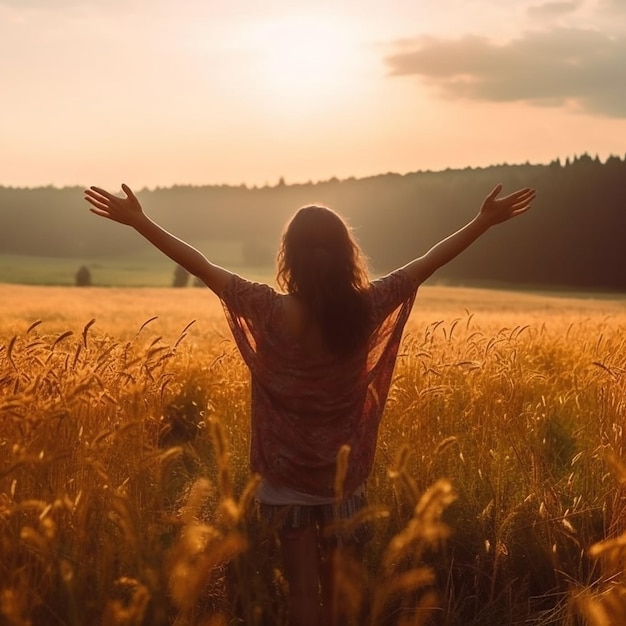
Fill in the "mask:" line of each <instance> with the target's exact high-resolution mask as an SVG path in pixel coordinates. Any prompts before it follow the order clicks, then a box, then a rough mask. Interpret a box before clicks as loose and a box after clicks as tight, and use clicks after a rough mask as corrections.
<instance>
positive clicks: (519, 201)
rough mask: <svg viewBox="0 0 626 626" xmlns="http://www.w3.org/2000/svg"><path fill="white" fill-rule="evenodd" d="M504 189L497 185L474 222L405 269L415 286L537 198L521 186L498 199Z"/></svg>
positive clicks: (522, 211) (523, 210)
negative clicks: (490, 229)
mask: <svg viewBox="0 0 626 626" xmlns="http://www.w3.org/2000/svg"><path fill="white" fill-rule="evenodd" d="M501 191H502V185H498V186H496V187H495V188H494V189H493V191H492V192H491V193H490V194H489V195H488V196H487V197H486V198H485V200H484V202H483V204H482V206H481V208H480V211H479V213H478V215H477V216H476V217H475V218H474V219H473V220H472V221H471V222H469V223H467V224H466V225H465V226H463V228H461V229H460V230H457V231H456V232H455V233H453V234H452V235H450V236H449V237H446V238H445V239H443V240H442V241H440V242H439V243H438V244H436V245H434V246H433V247H432V248H431V249H430V250H429V251H428V252H427V253H426V254H424V255H423V256H421V257H418V258H417V259H415V260H413V261H411V262H410V263H407V264H406V265H405V266H404V267H403V268H402V269H403V270H404V271H405V272H406V273H407V274H408V275H409V277H410V278H411V280H412V281H413V282H414V283H415V284H416V285H419V284H421V283H423V282H424V281H425V280H426V279H427V278H429V277H430V276H431V275H432V274H433V273H434V272H435V271H436V270H438V269H439V268H440V267H443V266H444V265H445V264H446V263H448V262H449V261H451V260H452V259H454V258H455V257H456V256H458V255H459V254H460V253H461V252H463V250H465V249H466V248H468V247H469V246H470V245H471V244H472V243H474V241H476V240H477V239H478V238H479V237H480V236H481V235H482V234H484V233H486V232H487V231H488V230H489V228H491V227H492V226H494V225H495V224H500V223H501V222H506V221H507V220H509V219H511V218H513V217H516V216H518V215H521V214H522V213H525V212H526V211H528V209H530V203H531V202H532V201H533V200H534V198H535V190H534V189H529V188H526V189H520V190H519V191H515V192H513V193H512V194H510V195H508V196H505V197H503V198H498V195H499V194H500V192H501Z"/></svg>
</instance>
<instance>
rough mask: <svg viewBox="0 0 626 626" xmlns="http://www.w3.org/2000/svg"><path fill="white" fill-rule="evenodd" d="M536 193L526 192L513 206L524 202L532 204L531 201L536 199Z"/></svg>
mask: <svg viewBox="0 0 626 626" xmlns="http://www.w3.org/2000/svg"><path fill="white" fill-rule="evenodd" d="M535 195H536V194H535V193H534V192H533V193H530V194H526V195H523V196H521V197H519V198H517V199H516V200H515V201H514V202H513V203H512V206H514V207H518V206H519V205H524V204H528V205H530V203H531V202H532V201H533V200H534V199H535Z"/></svg>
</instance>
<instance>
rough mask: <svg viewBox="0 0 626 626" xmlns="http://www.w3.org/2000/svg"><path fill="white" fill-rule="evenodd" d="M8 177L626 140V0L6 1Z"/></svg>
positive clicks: (231, 180)
mask: <svg viewBox="0 0 626 626" xmlns="http://www.w3.org/2000/svg"><path fill="white" fill-rule="evenodd" d="M0 113H1V115H0V185H3V186H15V187H26V186H29V187H32V186H40V185H55V186H66V185H90V184H96V185H100V186H104V187H114V188H119V185H120V183H121V182H126V183H128V184H129V185H131V186H133V187H135V188H137V189H140V188H144V187H148V188H154V187H157V186H162V187H163V186H170V185H174V184H179V185H185V184H193V185H216V184H228V185H239V184H247V185H250V186H251V185H265V184H276V182H277V181H278V180H279V179H280V178H283V179H284V180H285V181H286V182H287V183H288V184H289V183H301V182H307V181H309V180H313V181H318V180H327V179H329V178H331V177H337V178H340V179H343V178H347V177H351V176H354V177H357V178H361V177H365V176H371V175H376V174H382V173H386V172H398V173H407V172H415V171H418V170H442V169H446V168H448V167H450V168H463V167H484V166H489V165H492V164H499V163H505V162H506V163H511V164H514V163H524V162H527V161H528V162H531V163H548V162H550V161H551V160H553V159H555V158H560V159H561V160H564V159H565V158H567V157H568V156H569V157H572V156H575V155H579V154H582V153H585V152H586V153H588V154H590V155H592V156H595V155H596V154H597V155H598V156H599V157H600V158H601V159H605V158H606V157H608V156H609V155H619V156H621V157H624V155H626V0H490V1H487V0H300V1H299V2H293V0H264V1H263V2H259V1H258V0H220V1H219V2H218V1H216V0H0Z"/></svg>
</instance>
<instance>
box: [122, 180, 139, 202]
mask: <svg viewBox="0 0 626 626" xmlns="http://www.w3.org/2000/svg"><path fill="white" fill-rule="evenodd" d="M122 191H123V192H124V193H125V194H126V197H127V198H131V199H132V200H137V197H136V196H135V194H134V193H133V190H132V189H131V188H130V187H129V186H128V185H127V184H126V183H122Z"/></svg>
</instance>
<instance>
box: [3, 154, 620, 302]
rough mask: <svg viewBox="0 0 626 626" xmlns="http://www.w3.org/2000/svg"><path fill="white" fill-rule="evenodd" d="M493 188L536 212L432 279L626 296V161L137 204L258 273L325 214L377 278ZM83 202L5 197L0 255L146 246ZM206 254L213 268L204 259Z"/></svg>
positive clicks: (210, 190) (156, 194) (454, 223)
mask: <svg viewBox="0 0 626 626" xmlns="http://www.w3.org/2000/svg"><path fill="white" fill-rule="evenodd" d="M96 182H97V181H96ZM126 182H129V183H132V181H126ZM498 182H502V183H503V184H504V193H507V192H508V191H510V190H513V189H517V188H519V187H522V186H524V187H525V186H528V187H533V188H535V189H536V190H537V200H536V201H535V203H534V208H533V210H532V211H531V212H529V213H528V215H525V216H524V218H523V219H521V220H520V221H519V223H517V224H516V225H515V227H513V228H509V225H508V224H504V225H502V226H499V227H498V228H499V229H501V230H500V232H498V233H497V235H495V234H494V233H488V234H487V235H486V236H485V237H483V238H482V239H481V241H480V242H478V243H477V244H476V245H475V246H474V247H472V248H471V249H470V250H468V251H466V252H465V253H464V254H463V255H462V256H461V257H460V258H459V259H457V260H455V261H453V262H452V263H450V264H449V265H448V266H446V267H445V268H444V269H443V270H442V271H441V272H440V273H439V274H438V276H437V278H438V280H448V281H451V282H457V283H459V282H460V283H468V284H469V283H488V282H493V283H501V282H507V283H515V284H519V285H533V286H540V285H544V286H569V287H577V288H598V289H608V290H613V289H615V290H620V291H626V245H625V243H624V242H625V240H626V159H624V160H623V159H621V158H620V157H616V156H613V157H609V158H608V159H607V160H606V161H605V162H604V163H603V162H601V161H600V159H598V158H597V157H596V158H592V157H590V156H589V155H587V154H585V155H582V156H579V157H575V158H573V159H572V160H570V159H568V160H567V161H566V162H565V163H561V162H560V161H558V160H556V161H553V162H552V163H550V164H548V165H531V164H524V165H497V166H492V167H487V168H466V169H463V170H451V169H449V170H445V171H441V172H414V173H409V174H405V175H400V174H393V173H389V174H382V175H379V176H372V177H368V178H361V179H355V178H350V179H346V180H337V179H331V180H328V181H324V182H318V183H306V184H296V185H289V184H285V182H284V180H283V179H282V178H281V179H280V180H279V183H278V184H276V185H275V186H265V187H261V188H256V187H254V188H248V187H246V186H244V185H242V186H239V187H233V186H226V185H222V186H204V187H196V186H174V187H171V188H166V189H164V188H157V189H154V190H143V191H141V192H139V193H138V196H139V198H140V199H141V201H142V203H143V204H144V206H145V207H146V210H147V211H148V213H149V214H150V215H151V216H153V217H154V218H155V219H156V220H157V221H159V222H160V223H162V224H163V225H164V226H165V227H166V228H168V229H169V230H171V231H173V232H174V233H176V234H178V235H180V236H181V237H182V238H184V239H187V240H188V241H190V242H191V243H194V242H202V241H206V240H209V239H210V240H220V239H224V240H229V241H233V240H236V241H240V242H241V246H242V252H243V257H244V259H247V260H248V262H254V261H255V260H257V261H258V262H259V263H262V262H263V261H264V260H265V261H266V263H268V262H269V260H270V258H271V255H270V252H271V251H273V250H275V249H276V247H277V243H278V240H279V236H280V233H281V230H282V227H283V225H284V223H285V222H286V221H287V219H288V218H289V217H290V216H291V215H292V214H293V212H294V211H295V210H296V209H297V208H298V207H300V206H302V205H303V204H310V203H319V204H326V205H328V206H330V207H332V208H333V209H335V210H337V211H338V212H339V213H341V214H342V215H344V216H346V217H347V218H348V220H349V222H350V223H351V224H352V225H353V226H354V228H355V230H356V234H357V237H358V239H359V241H360V242H361V244H362V246H363V248H364V250H365V251H366V253H367V254H368V255H369V258H370V261H371V266H372V269H373V270H374V271H376V272H385V271H387V270H389V269H391V268H393V267H396V266H398V265H401V264H403V263H405V262H407V261H409V260H410V259H411V258H413V257H414V256H416V255H417V254H420V253H422V252H425V251H426V250H427V249H428V248H429V247H430V245H431V244H432V242H433V241H437V240H439V239H440V238H442V237H443V236H445V235H446V234H447V233H449V232H451V231H453V230H455V229H457V228H458V227H460V226H461V225H463V224H464V223H465V222H466V221H467V219H468V218H470V217H471V216H472V215H473V214H474V212H475V211H476V210H477V207H478V206H480V202H481V201H482V199H483V198H484V195H485V193H486V192H487V191H489V190H490V189H491V188H492V187H493V186H494V185H495V184H496V183H498ZM82 191H83V190H82V188H78V187H72V188H63V189H57V188H54V187H42V188H35V189H16V188H7V187H0V254H1V253H14V254H25V255H37V256H53V257H54V256H58V257H76V258H77V259H81V258H83V257H85V256H89V257H97V256H106V255H111V256H119V255H126V254H129V253H131V252H136V251H137V250H138V249H140V248H141V246H148V244H145V243H144V242H142V241H140V239H139V238H138V237H137V236H136V235H135V234H134V233H133V232H131V231H122V232H120V231H119V230H117V229H115V227H114V225H108V224H105V225H103V224H102V223H100V222H97V221H96V220H94V219H93V216H92V215H90V214H89V212H88V211H86V210H85V208H84V202H83V193H82ZM398 226H400V228H399V227H398ZM202 249H203V252H204V253H205V254H206V255H207V256H208V257H209V258H211V250H210V249H206V247H204V246H203V248H202ZM214 260H215V261H216V262H218V263H219V259H214ZM232 269H234V270H236V268H232Z"/></svg>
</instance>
